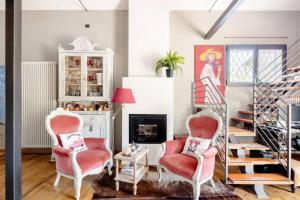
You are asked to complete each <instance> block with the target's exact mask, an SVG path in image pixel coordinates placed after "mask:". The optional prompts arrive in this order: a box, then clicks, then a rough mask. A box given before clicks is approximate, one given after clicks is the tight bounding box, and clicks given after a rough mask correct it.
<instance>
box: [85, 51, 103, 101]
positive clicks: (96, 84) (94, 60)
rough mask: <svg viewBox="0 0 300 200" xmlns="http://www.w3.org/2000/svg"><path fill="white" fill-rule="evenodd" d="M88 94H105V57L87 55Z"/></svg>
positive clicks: (93, 95)
mask: <svg viewBox="0 0 300 200" xmlns="http://www.w3.org/2000/svg"><path fill="white" fill-rule="evenodd" d="M86 62H87V73H86V76H87V77H86V80H87V81H86V96H87V97H102V96H103V82H104V81H103V79H104V77H103V57H102V56H87V61H86Z"/></svg>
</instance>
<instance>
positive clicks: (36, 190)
mask: <svg viewBox="0 0 300 200" xmlns="http://www.w3.org/2000/svg"><path fill="white" fill-rule="evenodd" d="M22 159H23V162H22V169H23V171H22V181H23V184H22V190H23V199H24V200H41V199H43V200H54V199H55V200H69V199H74V198H73V196H74V189H73V182H72V181H71V180H69V179H65V178H62V179H61V181H60V183H59V187H57V188H54V187H53V186H52V185H53V182H54V179H55V175H56V174H55V165H54V163H51V162H49V159H50V155H45V154H25V155H23V158H22ZM215 174H216V177H219V178H222V170H221V168H220V164H217V166H216V173H215ZM92 180H93V177H87V178H85V179H84V182H83V184H82V189H81V198H80V199H81V200H85V199H91V198H92V195H93V189H92V186H91V184H92ZM235 192H236V193H237V194H238V195H239V196H240V197H242V198H243V199H245V200H250V199H257V198H256V195H255V194H254V193H253V191H252V187H251V186H239V187H236V189H235ZM266 192H267V193H268V195H269V196H270V199H272V200H283V199H284V200H293V199H299V200H300V188H299V189H298V190H297V193H295V194H294V193H291V192H290V187H288V186H267V188H266ZM0 199H4V156H3V154H0Z"/></svg>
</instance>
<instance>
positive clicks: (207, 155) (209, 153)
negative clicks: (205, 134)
mask: <svg viewBox="0 0 300 200" xmlns="http://www.w3.org/2000/svg"><path fill="white" fill-rule="evenodd" d="M217 153H218V150H217V148H216V147H213V146H211V147H209V148H208V149H207V151H206V152H204V154H202V155H203V157H204V159H209V158H211V157H214V156H215V155H216V154H217Z"/></svg>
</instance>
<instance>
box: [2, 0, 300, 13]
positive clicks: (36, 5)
mask: <svg viewBox="0 0 300 200" xmlns="http://www.w3.org/2000/svg"><path fill="white" fill-rule="evenodd" d="M129 1H145V0H82V2H83V3H84V4H85V6H86V7H87V9H88V10H127V9H128V2H129ZM151 1H152V2H153V3H156V4H161V5H162V6H166V7H167V9H169V10H209V9H210V8H211V7H212V5H213V4H214V1H215V0H151ZM4 2H5V0H0V10H4V8H5V6H4V5H5V3H4ZM230 2H231V0H217V2H216V4H215V6H214V7H213V10H224V9H225V8H226V7H227V5H228V4H229V3H230ZM23 10H82V7H81V5H80V3H79V2H78V0H23ZM239 10H272V11H276V10H277V11H284V10H291V11H292V10H293V11H297V10H300V0H244V2H243V4H242V5H241V7H240V8H239Z"/></svg>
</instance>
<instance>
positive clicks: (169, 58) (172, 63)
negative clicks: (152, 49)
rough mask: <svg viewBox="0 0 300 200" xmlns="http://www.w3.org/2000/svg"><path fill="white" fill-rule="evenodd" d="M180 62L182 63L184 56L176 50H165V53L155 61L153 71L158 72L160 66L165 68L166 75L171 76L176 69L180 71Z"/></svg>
mask: <svg viewBox="0 0 300 200" xmlns="http://www.w3.org/2000/svg"><path fill="white" fill-rule="evenodd" d="M181 64H184V57H183V56H180V55H178V54H177V52H176V51H174V52H172V51H169V52H167V55H166V56H165V57H163V58H161V59H159V60H158V61H157V62H156V65H155V72H156V74H159V72H160V71H161V69H162V68H164V67H165V68H167V69H166V74H167V77H173V73H174V72H175V73H176V72H177V71H178V70H181V71H182V68H181V66H180V65H181Z"/></svg>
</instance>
